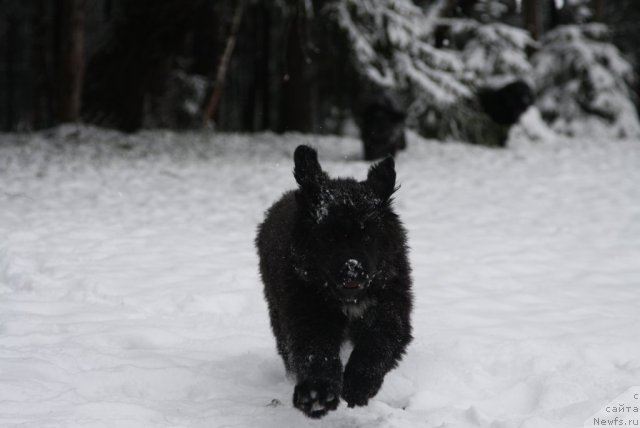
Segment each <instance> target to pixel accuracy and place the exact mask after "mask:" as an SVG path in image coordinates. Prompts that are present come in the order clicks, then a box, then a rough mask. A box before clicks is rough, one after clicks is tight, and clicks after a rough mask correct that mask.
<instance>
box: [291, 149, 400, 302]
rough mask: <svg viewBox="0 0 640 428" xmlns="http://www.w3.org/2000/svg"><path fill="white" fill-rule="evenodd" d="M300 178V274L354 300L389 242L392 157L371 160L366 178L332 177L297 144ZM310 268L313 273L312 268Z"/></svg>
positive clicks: (370, 279)
mask: <svg viewBox="0 0 640 428" xmlns="http://www.w3.org/2000/svg"><path fill="white" fill-rule="evenodd" d="M294 162H295V168H294V176H295V179H296V181H297V182H298V184H299V189H298V191H297V192H296V200H297V204H298V213H299V219H298V220H299V221H298V231H297V233H296V235H297V237H298V242H297V245H296V251H300V252H302V253H303V254H301V256H302V258H303V259H304V265H305V267H304V269H300V271H301V275H302V276H303V277H305V276H311V278H308V277H307V278H304V279H307V280H309V281H310V282H313V283H315V284H314V285H318V286H320V287H323V288H325V289H327V291H328V292H329V294H330V295H331V296H333V297H334V298H337V299H339V300H341V301H343V302H357V301H358V300H359V299H361V298H362V297H363V296H364V294H365V293H366V290H367V289H368V288H369V287H370V286H371V284H372V283H373V282H374V280H375V279H376V276H377V275H379V274H380V268H381V266H382V264H383V261H384V260H383V259H384V257H385V255H388V254H389V251H392V250H391V247H392V246H393V244H394V243H393V242H390V241H392V238H391V236H390V235H391V233H390V232H391V230H390V229H391V228H392V226H393V225H394V224H396V223H397V222H398V220H397V217H396V215H395V214H394V213H393V211H392V209H391V202H392V195H393V193H394V192H395V191H396V187H395V183H396V172H395V165H394V160H393V158H391V157H388V158H386V159H384V160H383V161H381V162H379V163H377V164H375V165H373V166H372V167H371V168H370V169H369V173H368V175H367V179H366V180H364V181H360V182H359V181H356V180H354V179H351V178H340V179H331V178H329V176H328V175H327V174H326V173H325V172H324V171H322V168H321V167H320V163H319V162H318V156H317V153H316V151H315V150H313V149H312V148H310V147H308V146H299V147H298V148H297V149H296V151H295V154H294ZM311 272H312V273H311Z"/></svg>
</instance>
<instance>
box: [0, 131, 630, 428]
mask: <svg viewBox="0 0 640 428" xmlns="http://www.w3.org/2000/svg"><path fill="white" fill-rule="evenodd" d="M300 143H308V144H312V145H314V146H315V147H316V148H318V150H319V153H320V160H321V162H322V163H323V166H324V167H325V168H326V169H327V170H328V171H329V172H330V173H332V174H334V175H354V176H356V177H359V178H364V177H365V174H366V169H367V164H366V163H365V162H363V161H361V160H359V159H360V146H359V143H358V141H356V140H354V139H338V138H332V137H311V136H306V135H288V136H284V137H280V136H275V135H270V134H263V135H257V136H235V135H220V134H210V135H199V134H188V135H180V134H174V133H168V132H146V133H143V134H139V135H134V136H125V135H121V134H118V133H114V132H107V131H98V130H95V129H92V128H79V129H76V128H74V127H65V128H60V129H58V130H55V131H52V132H50V133H49V134H48V135H47V134H36V135H32V136H16V135H3V136H0V207H1V209H0V426H2V427H39V428H40V427H259V428H268V427H274V428H276V427H277V428H281V427H296V428H298V427H359V426H367V427H402V428H405V427H451V428H465V427H492V428H512V427H513V428H516V427H520V428H554V427H581V426H582V424H583V422H584V421H585V419H587V417H588V416H589V415H591V414H593V413H595V412H596V411H598V410H599V408H600V406H601V405H602V404H604V403H606V402H608V401H610V400H611V399H613V398H614V397H616V396H617V395H618V394H620V393H622V392H623V391H624V390H626V389H627V388H629V387H631V386H633V385H640V310H639V308H640V142H638V141H575V140H574V141H571V140H567V141H547V142H545V143H537V144H534V143H518V144H515V145H514V147H512V148H510V149H508V150H491V149H485V148H481V147H473V146H468V145H462V144H453V143H452V144H439V143H436V142H430V141H422V140H419V139H418V138H416V137H412V138H411V139H410V141H409V143H410V146H409V150H408V151H407V152H403V153H401V154H400V155H399V157H398V159H397V170H398V175H399V181H400V183H401V184H402V188H401V190H400V191H399V192H398V193H397V202H396V206H397V208H398V211H399V212H400V214H401V216H402V218H403V219H404V221H405V223H406V225H407V228H408V230H409V237H410V244H411V248H412V252H411V260H412V264H413V267H414V280H415V294H416V310H415V314H414V325H415V341H414V342H413V343H412V345H411V346H410V348H409V353H408V355H407V356H406V358H405V359H404V361H403V362H402V364H401V365H400V367H399V368H398V369H396V370H394V371H393V372H391V373H390V374H389V375H388V376H387V378H386V380H385V383H384V386H383V388H382V390H381V392H380V394H379V395H378V396H377V397H376V398H375V399H374V400H373V402H372V403H371V404H370V405H369V406H368V407H365V408H358V409H347V408H346V407H345V406H344V405H341V406H340V407H339V409H338V410H337V411H335V412H332V413H331V414H329V415H328V416H327V417H325V418H324V419H322V420H320V421H312V420H308V419H306V418H305V417H304V416H303V415H302V414H301V413H300V412H298V411H297V410H295V409H293V408H292V406H291V395H292V390H293V385H292V384H291V383H290V381H288V380H287V379H286V378H285V376H284V369H283V366H282V364H281V361H280V360H279V357H278V356H277V355H276V351H275V345H274V341H273V338H272V335H271V332H270V330H269V326H268V321H267V313H266V305H265V303H264V301H263V298H262V286H261V283H260V281H259V278H258V273H257V257H256V255H255V251H254V247H253V238H254V233H255V228H256V225H257V223H258V222H259V221H260V220H261V219H262V215H263V211H264V210H265V209H266V208H267V207H268V206H269V205H270V204H271V202H273V201H274V199H275V198H277V197H278V196H279V195H280V194H281V193H282V192H283V191H284V190H286V189H290V188H292V187H293V186H294V180H293V177H292V174H291V170H292V161H291V154H292V153H293V150H294V148H295V147H296V145H298V144H300ZM279 403H280V404H279Z"/></svg>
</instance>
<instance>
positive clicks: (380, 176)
mask: <svg viewBox="0 0 640 428" xmlns="http://www.w3.org/2000/svg"><path fill="white" fill-rule="evenodd" d="M294 162H295V169H294V176H295V179H296V181H297V182H298V184H299V188H298V189H297V190H294V191H289V192H287V193H285V194H284V195H283V196H282V198H280V200H278V201H277V202H276V203H275V204H274V205H273V206H272V207H271V208H270V209H269V210H268V211H267V214H266V218H265V220H264V222H263V223H262V224H261V225H260V226H259V229H258V236H257V238H256V245H257V247H258V253H259V256H260V273H261V275H262V280H263V282H264V292H265V297H266V300H267V303H268V306H269V315H270V318H271V327H272V329H273V333H274V335H275V338H276V344H277V348H278V352H279V354H280V355H281V356H282V359H283V360H284V364H285V368H286V370H287V371H288V372H289V373H291V374H293V375H294V376H295V378H296V382H297V384H296V386H295V390H294V394H293V404H294V406H295V407H297V408H298V409H300V410H301V411H303V412H304V413H305V414H306V415H307V416H310V417H314V418H319V417H322V416H324V415H325V414H327V413H328V412H329V411H330V410H334V409H336V408H337V406H338V404H339V402H340V398H341V397H342V398H343V399H344V400H345V401H346V402H347V404H348V406H349V407H353V406H364V405H366V404H367V403H368V401H369V399H370V398H372V397H373V396H375V395H376V394H377V392H378V390H379V389H380V387H381V385H382V382H383V380H384V377H385V375H386V374H387V373H388V372H389V371H390V370H391V369H393V368H394V367H396V365H397V364H398V361H399V360H400V359H401V357H402V355H403V354H404V353H405V350H406V347H407V345H408V344H409V342H410V341H411V323H410V313H411V308H412V294H411V277H410V266H409V262H408V259H407V245H406V232H405V230H404V227H403V226H402V223H401V222H400V220H399V218H398V216H397V215H396V214H395V212H394V211H393V208H392V195H393V193H394V192H395V191H396V184H395V178H396V173H395V165H394V161H393V158H391V157H388V158H386V159H385V160H383V161H381V162H380V163H378V164H376V165H373V166H372V167H371V168H370V169H369V173H368V176H367V179H366V180H365V181H362V182H358V181H356V180H354V179H351V178H339V179H331V178H329V177H328V175H327V174H326V173H325V172H323V171H322V168H321V167H320V164H319V163H318V158H317V153H316V152H315V150H313V149H311V148H310V147H307V146H299V147H298V148H297V149H296V151H295V154H294ZM347 340H349V341H351V342H352V343H353V351H352V353H351V356H350V358H349V361H348V362H347V364H346V366H345V367H344V368H343V367H342V362H341V360H340V347H341V345H342V344H343V342H345V341H347Z"/></svg>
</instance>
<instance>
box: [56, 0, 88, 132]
mask: <svg viewBox="0 0 640 428" xmlns="http://www.w3.org/2000/svg"><path fill="white" fill-rule="evenodd" d="M85 5H86V0H63V1H62V2H61V7H62V16H61V18H62V22H61V24H62V25H61V31H62V34H61V40H60V43H61V46H60V62H59V64H60V69H59V71H58V90H59V96H58V119H59V120H60V121H62V122H71V121H76V120H78V118H79V117H80V101H81V99H82V83H83V79H84V20H85Z"/></svg>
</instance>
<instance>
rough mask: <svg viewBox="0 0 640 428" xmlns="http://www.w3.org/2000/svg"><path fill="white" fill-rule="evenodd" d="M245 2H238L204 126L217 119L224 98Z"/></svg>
mask: <svg viewBox="0 0 640 428" xmlns="http://www.w3.org/2000/svg"><path fill="white" fill-rule="evenodd" d="M244 8H245V0H238V4H237V5H236V10H235V12H234V14H233V22H232V24H231V32H230V34H229V38H228V39H227V44H226V46H225V48H224V53H223V54H222V58H221V59H220V65H219V66H218V71H217V73H216V81H215V83H214V87H213V92H212V93H211V97H210V98H209V101H208V102H207V107H206V109H205V111H204V115H203V117H202V126H207V125H208V124H209V123H210V122H211V121H212V120H213V118H214V117H215V115H216V112H217V110H218V105H219V104H220V98H221V97H222V90H223V89H224V81H225V78H226V76H227V68H228V67H229V61H230V60H231V55H232V54H233V49H234V48H235V46H236V39H237V37H238V31H240V23H241V22H242V15H243V14H244Z"/></svg>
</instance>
